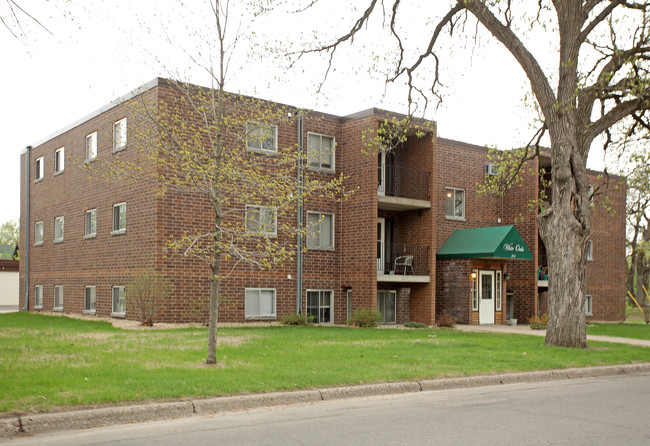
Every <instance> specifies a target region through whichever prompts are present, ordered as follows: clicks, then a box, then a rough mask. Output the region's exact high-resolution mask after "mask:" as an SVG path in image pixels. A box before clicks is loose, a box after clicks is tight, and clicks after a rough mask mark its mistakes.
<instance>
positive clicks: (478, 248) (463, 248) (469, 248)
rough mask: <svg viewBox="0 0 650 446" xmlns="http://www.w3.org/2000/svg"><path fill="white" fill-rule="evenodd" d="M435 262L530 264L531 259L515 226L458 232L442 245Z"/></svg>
mask: <svg viewBox="0 0 650 446" xmlns="http://www.w3.org/2000/svg"><path fill="white" fill-rule="evenodd" d="M436 257H437V258H438V259H504V260H530V259H532V258H533V255H532V254H531V252H530V249H528V246H526V243H524V240H523V239H522V238H521V235H519V233H518V232H517V229H515V227H514V226H512V225H510V226H492V227H489V228H473V229H457V230H455V231H454V232H453V234H451V236H450V237H449V239H448V240H447V241H446V242H445V244H444V245H442V248H440V251H438V254H437V255H436Z"/></svg>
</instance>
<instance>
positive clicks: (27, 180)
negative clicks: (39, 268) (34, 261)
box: [21, 146, 32, 311]
mask: <svg viewBox="0 0 650 446" xmlns="http://www.w3.org/2000/svg"><path fill="white" fill-rule="evenodd" d="M31 150H32V146H27V147H26V148H25V251H24V256H23V255H22V253H21V257H24V262H25V306H24V307H23V311H27V310H29V245H30V241H29V226H30V222H29V195H30V191H29V186H30V183H31V182H30V178H29V173H30V167H29V159H30V156H31V154H30V151H31Z"/></svg>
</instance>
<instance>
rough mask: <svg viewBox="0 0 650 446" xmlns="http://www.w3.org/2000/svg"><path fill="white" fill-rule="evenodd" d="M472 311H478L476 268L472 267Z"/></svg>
mask: <svg viewBox="0 0 650 446" xmlns="http://www.w3.org/2000/svg"><path fill="white" fill-rule="evenodd" d="M470 277H471V279H472V311H478V270H477V269H473V270H472V275H471V276H470Z"/></svg>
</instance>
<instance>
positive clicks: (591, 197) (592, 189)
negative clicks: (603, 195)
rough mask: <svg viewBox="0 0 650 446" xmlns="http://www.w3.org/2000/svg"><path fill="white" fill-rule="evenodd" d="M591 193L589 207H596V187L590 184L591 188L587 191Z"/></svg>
mask: <svg viewBox="0 0 650 446" xmlns="http://www.w3.org/2000/svg"><path fill="white" fill-rule="evenodd" d="M587 190H588V193H589V205H590V206H593V205H594V185H593V184H590V185H589V188H588V189H587Z"/></svg>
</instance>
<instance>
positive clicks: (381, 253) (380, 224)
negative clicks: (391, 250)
mask: <svg viewBox="0 0 650 446" xmlns="http://www.w3.org/2000/svg"><path fill="white" fill-rule="evenodd" d="M385 247H386V219H384V218H378V219H377V271H378V272H380V273H383V272H384V268H385V265H386V248H385Z"/></svg>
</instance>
